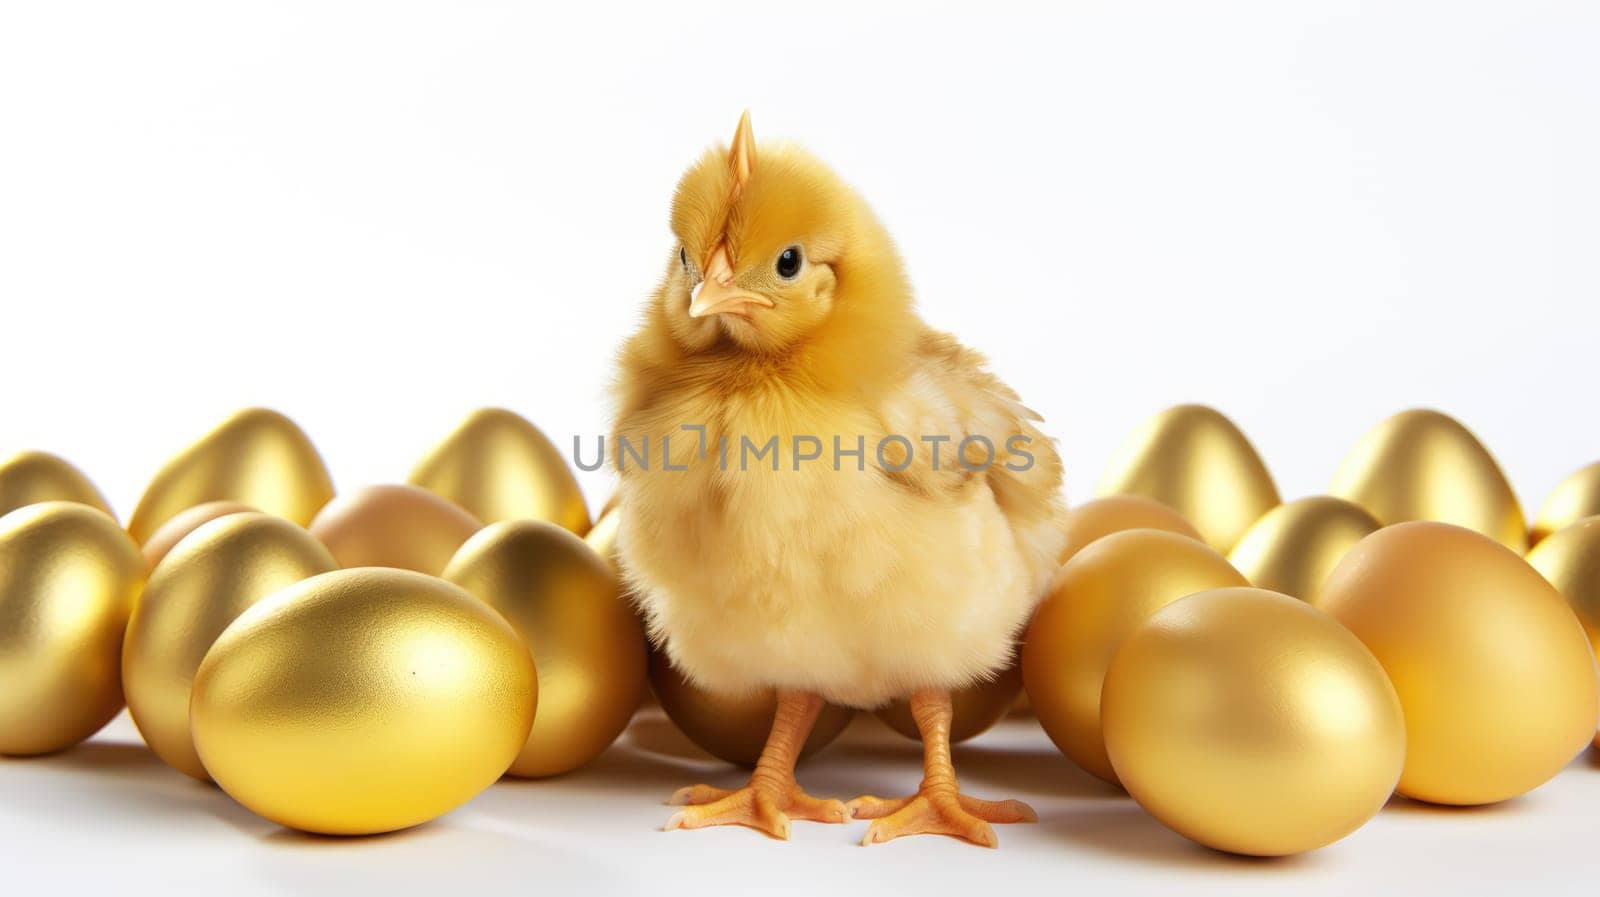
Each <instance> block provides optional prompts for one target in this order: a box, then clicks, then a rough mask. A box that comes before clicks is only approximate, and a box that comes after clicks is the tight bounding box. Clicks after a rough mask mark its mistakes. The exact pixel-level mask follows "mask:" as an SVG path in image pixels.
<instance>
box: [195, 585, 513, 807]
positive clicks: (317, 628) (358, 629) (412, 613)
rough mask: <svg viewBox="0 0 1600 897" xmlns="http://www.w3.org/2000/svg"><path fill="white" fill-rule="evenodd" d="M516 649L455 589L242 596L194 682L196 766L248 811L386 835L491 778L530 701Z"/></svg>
mask: <svg viewBox="0 0 1600 897" xmlns="http://www.w3.org/2000/svg"><path fill="white" fill-rule="evenodd" d="M537 694H538V692H537V687H536V678H535V675H534V670H533V664H532V662H531V661H530V659H529V657H528V649H527V647H526V646H525V645H524V644H523V642H522V639H520V638H519V637H518V636H517V634H516V632H515V631H514V630H513V629H512V628H511V626H510V625H509V624H507V623H506V621H505V620H504V619H503V618H502V617H501V616H500V615H499V614H496V613H494V612H493V611H492V610H490V609H489V608H487V607H485V606H484V604H483V602H481V601H477V600H475V599H474V598H473V597H472V596H471V595H468V594H467V593H466V592H464V591H462V590H461V589H459V588H457V587H455V586H453V585H451V584H449V583H447V582H444V581H442V580H439V579H435V578H434V577H431V576H424V575H423V574H421V573H413V572H411V571H409V570H395V569H392V568H383V567H365V568H358V569H354V570H335V571H333V572H332V573H324V574H321V575H319V576H313V577H312V578H310V579H306V580H302V581H300V582H299V583H296V584H295V585H292V586H289V587H288V588H286V589H282V590H280V591H278V592H275V593H273V594H272V595H269V596H268V597H266V598H264V599H262V600H261V601H258V602H256V604H255V605H254V606H252V607H251V608H250V609H249V610H247V611H245V612H244V613H243V614H241V615H240V616H239V618H238V619H236V620H234V621H233V623H232V624H231V625H229V626H228V628H227V629H225V630H224V631H223V633H222V635H221V636H220V637H218V639H217V641H216V644H214V645H212V646H211V650H210V651H208V652H207V653H206V656H205V660H204V661H202V662H201V664H200V670H199V672H198V673H197V674H196V675H195V680H194V693H193V697H192V699H191V701H190V705H189V716H190V719H191V721H192V723H193V732H194V746H195V748H196V749H197V750H198V752H199V755H200V759H201V761H202V762H203V763H204V764H205V768H206V771H207V772H209V773H210V774H211V777H212V778H214V779H215V780H216V782H217V784H218V785H220V786H222V788H223V790H224V791H227V792H228V794H230V795H232V797H233V798H234V799H235V800H237V801H238V802H239V803H241V804H244V805H245V806H246V807H248V808H250V809H251V810H253V811H255V812H256V813H259V814H260V815H262V816H265V817H266V818H268V819H270V820H272V821H274V822H277V823H279V824H280V825H285V826H289V827H291V828H297V829H303V830H305V831H309V832H320V833H323V834H330V835H363V834H373V833H377V832H387V831H393V830H395V829H402V828H406V827H408V826H413V825H417V824H419V823H422V822H426V821H428V820H430V819H433V818H435V817H437V816H440V815H443V814H444V813H447V812H449V811H450V810H452V809H454V808H456V807H458V806H460V805H461V804H463V803H466V802H467V801H468V800H470V799H471V798H472V797H473V796H474V795H476V794H477V793H478V792H480V791H482V790H483V789H484V788H487V787H488V786H489V785H491V784H493V783H494V781H495V780H496V779H498V778H499V777H500V776H501V774H502V773H504V771H505V769H506V766H507V765H508V764H510V763H511V761H512V759H513V758H515V757H516V755H517V752H518V751H519V750H520V749H521V748H522V745H523V742H524V741H525V740H526V739H527V737H528V727H529V726H530V725H532V723H533V716H534V707H535V702H536V699H537Z"/></svg>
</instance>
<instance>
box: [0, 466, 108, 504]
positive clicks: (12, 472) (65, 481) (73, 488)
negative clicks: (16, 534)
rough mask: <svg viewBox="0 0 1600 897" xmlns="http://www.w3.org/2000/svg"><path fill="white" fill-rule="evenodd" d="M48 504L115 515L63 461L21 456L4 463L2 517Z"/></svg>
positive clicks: (0, 477) (0, 499) (0, 494)
mask: <svg viewBox="0 0 1600 897" xmlns="http://www.w3.org/2000/svg"><path fill="white" fill-rule="evenodd" d="M45 501H75V502H78V503H79V504H84V505H88V506H89V507H91V508H96V509H98V510H101V511H104V512H106V513H107V514H110V513H111V506H110V505H108V504H106V499H105V496H103V495H101V494H100V490H99V489H96V488H95V487H94V484H93V483H91V482H89V478H88V477H86V476H84V475H83V473H82V472H81V471H79V470H78V468H76V467H73V466H72V465H71V464H70V463H68V462H67V461H66V460H65V459H63V458H58V457H56V456H55V455H52V454H49V453H48V452H18V453H16V454H15V455H12V456H11V457H9V458H7V459H5V460H4V461H0V517H3V516H5V515H6V514H9V513H11V512H12V511H15V510H16V509H18V508H21V507H26V506H28V505H35V504H38V503H40V502H45Z"/></svg>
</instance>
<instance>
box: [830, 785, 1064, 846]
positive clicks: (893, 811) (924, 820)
mask: <svg viewBox="0 0 1600 897" xmlns="http://www.w3.org/2000/svg"><path fill="white" fill-rule="evenodd" d="M848 806H849V807H850V810H851V812H852V813H853V814H854V815H855V816H856V818H859V819H871V820H873V822H872V825H870V826H868V827H867V834H866V836H865V837H863V838H862V839H861V843H862V845H863V846H865V845H869V844H881V843H883V842H885V841H892V840H894V839H895V838H898V837H900V836H902V835H949V836H951V837H954V838H960V839H962V840H963V841H968V842H971V843H973V844H976V845H978V846H980V847H998V846H999V844H1000V842H999V839H998V838H996V837H995V834H994V828H993V827H992V826H990V825H989V823H991V822H999V823H1012V822H1037V821H1038V819H1039V817H1038V814H1036V813H1034V812H1033V808H1032V807H1030V806H1028V805H1027V804H1025V803H1023V802H1022V801H1019V800H1000V801H992V800H979V799H977V798H975V797H968V796H967V795H965V794H959V793H951V792H945V791H922V792H919V793H918V794H916V795H914V796H912V797H902V798H894V799H890V800H885V799H883V798H881V797H859V798H856V799H855V800H853V801H851V802H850V803H849V805H848Z"/></svg>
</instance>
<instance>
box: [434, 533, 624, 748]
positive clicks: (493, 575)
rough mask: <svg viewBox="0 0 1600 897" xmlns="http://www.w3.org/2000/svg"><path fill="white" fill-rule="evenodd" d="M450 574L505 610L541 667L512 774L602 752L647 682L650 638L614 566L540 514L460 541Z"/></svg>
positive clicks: (620, 731) (447, 574) (618, 729)
mask: <svg viewBox="0 0 1600 897" xmlns="http://www.w3.org/2000/svg"><path fill="white" fill-rule="evenodd" d="M444 577H445V579H448V580H450V581H451V582H453V583H455V584H457V585H459V586H461V587H463V588H465V589H466V590H467V591H468V592H471V593H472V594H474V595H476V596H478V597H479V598H481V599H483V601H484V602H486V603H487V604H488V605H489V606H491V607H493V608H494V609H495V610H497V611H499V612H500V613H502V614H504V615H505V617H506V619H507V620H510V621H511V625H512V626H514V627H516V630H517V631H518V632H519V633H521V634H522V637H523V638H525V639H526V640H527V642H528V648H529V650H531V651H532V652H533V661H534V665H535V666H536V667H537V668H538V670H539V715H538V717H537V719H535V720H534V723H533V731H532V732H530V733H529V734H528V740H527V745H526V747H524V748H523V749H522V752H521V753H520V754H519V755H518V756H517V758H516V762H514V763H512V764H511V774H512V775H517V776H524V777H528V778H537V777H542V776H552V775H556V774H558V773H563V772H567V771H569V770H572V769H576V768H578V767H579V766H582V765H583V764H585V763H588V762H589V761H590V760H593V759H594V758H595V757H597V756H599V754H600V752H601V751H603V750H605V749H606V748H607V747H608V746H609V745H610V744H611V742H613V741H615V740H616V738H617V736H618V735H620V734H621V733H622V730H623V728H625V727H626V726H627V725H628V720H629V718H631V717H632V716H633V711H634V708H636V707H638V706H639V699H640V697H641V693H642V691H643V689H644V687H645V663H646V660H645V654H646V652H645V640H644V631H643V630H642V629H641V628H640V626H639V621H638V619H637V618H636V617H635V616H634V614H633V610H632V609H631V608H630V607H629V606H628V605H627V603H626V602H625V601H624V600H623V598H622V594H621V585H620V584H619V583H618V581H617V575H616V573H615V572H614V571H613V570H612V569H611V565H610V564H608V563H607V562H606V561H605V560H603V559H601V558H600V557H599V556H598V555H596V554H595V553H594V552H593V551H591V550H590V549H589V547H588V546H587V545H585V544H584V543H583V540H582V539H579V538H578V537H577V536H574V535H573V534H572V533H570V532H568V531H567V530H564V529H562V528H561V527H559V526H556V525H554V524H551V523H547V522H545V521H541V520H513V521H505V522H502V523H495V524H491V525H489V526H487V527H485V528H484V529H482V530H480V531H479V532H478V534H477V535H475V536H473V537H472V538H471V539H468V540H467V544H465V545H463V546H461V550H460V551H459V552H457V553H456V556H455V559H454V560H452V561H451V562H450V565H449V566H448V567H446V568H445V571H444Z"/></svg>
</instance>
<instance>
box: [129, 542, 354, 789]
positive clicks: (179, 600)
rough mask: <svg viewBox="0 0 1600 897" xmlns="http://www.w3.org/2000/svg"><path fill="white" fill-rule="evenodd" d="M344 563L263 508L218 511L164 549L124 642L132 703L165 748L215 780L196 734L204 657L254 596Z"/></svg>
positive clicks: (148, 734) (152, 741) (141, 724)
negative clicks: (192, 728) (192, 710)
mask: <svg viewBox="0 0 1600 897" xmlns="http://www.w3.org/2000/svg"><path fill="white" fill-rule="evenodd" d="M337 567H338V564H336V563H334V560H333V556H332V555H330V554H328V550H327V549H326V548H323V547H322V545H321V543H319V542H317V540H316V539H313V538H312V537H311V534H310V533H308V532H306V531H305V530H303V529H301V528H300V527H298V526H295V525H294V524H293V523H290V522H289V521H287V520H284V519H283V518H281V517H273V516H272V515H270V514H261V513H256V512H242V513H236V514H228V515H226V516H224V517H221V518H218V519H214V520H211V521H209V522H207V523H205V524H203V525H202V526H200V527H198V528H196V529H195V531H194V532H193V533H191V534H190V535H189V536H188V537H187V538H185V539H183V540H182V541H180V542H179V543H178V544H177V546H176V547H174V548H173V549H172V551H170V552H169V553H168V554H167V556H166V558H164V559H163V560H162V562H161V564H160V565H158V566H157V567H156V568H155V571H154V572H153V573H151V574H150V582H149V583H148V584H147V585H146V586H145V590H144V597H142V598H140V599H139V604H138V606H137V607H135V608H134V611H133V617H132V618H131V619H130V620H129V621H128V635H127V638H126V640H125V641H124V642H123V646H122V687H123V690H124V691H126V692H127V696H128V712H129V713H130V714H131V715H132V717H133V722H134V725H135V726H137V727H138V728H139V734H140V735H143V736H144V740H145V743H146V744H148V745H150V749H151V750H153V751H155V752H156V755H157V756H158V757H160V758H161V759H162V760H165V761H166V762H167V764H168V765H170V766H172V767H173V768H175V769H177V770H179V771H180V772H184V773H187V774H188V775H191V776H194V777H195V778H197V779H200V780H201V781H209V780H210V776H208V775H206V770H205V767H203V766H201V765H200V757H199V756H198V755H197V754H196V753H195V750H194V741H193V739H191V738H190V737H189V692H190V689H191V688H192V686H193V684H194V674H195V671H196V670H198V669H199V668H200V661H201V660H202V659H203V658H204V657H205V656H206V651H208V650H209V649H210V648H211V644H212V643H213V642H215V641H216V639H217V636H219V635H221V634H222V631H223V630H224V629H226V628H227V627H228V624H229V623H232V622H233V621H234V619H235V618H237V617H238V616H239V615H240V614H242V613H244V612H245V611H246V610H248V609H249V608H250V607H251V606H252V605H254V604H255V603H256V602H257V601H260V600H261V599H263V598H265V597H267V596H268V595H271V594H273V593H274V592H277V591H278V590H280V589H283V588H287V587H288V586H291V585H294V584H295V583H297V582H299V581H300V580H302V579H307V578H309V577H312V576H315V575H317V574H318V573H327V572H328V571H330V570H334V569H337Z"/></svg>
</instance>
